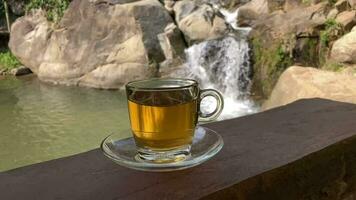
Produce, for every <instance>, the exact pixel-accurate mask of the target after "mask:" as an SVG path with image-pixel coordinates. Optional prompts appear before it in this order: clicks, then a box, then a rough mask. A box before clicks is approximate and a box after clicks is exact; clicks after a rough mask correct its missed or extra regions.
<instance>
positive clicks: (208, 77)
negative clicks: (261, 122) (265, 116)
mask: <svg viewBox="0 0 356 200" xmlns="http://www.w3.org/2000/svg"><path fill="white" fill-rule="evenodd" d="M186 56H187V62H186V64H185V65H184V67H182V68H181V69H180V70H179V71H177V72H176V73H175V76H178V77H186V78H193V79H195V80H197V81H198V82H199V83H200V84H201V87H202V88H213V89H216V90H218V91H220V92H221V93H222V95H223V96H224V101H225V108H224V110H223V112H222V114H221V116H220V118H219V119H228V118H233V117H238V116H242V115H247V114H251V113H254V112H257V111H258V108H257V107H256V106H255V105H254V103H253V101H251V100H250V99H249V91H250V86H251V79H250V75H251V68H250V62H249V46H248V43H247V42H246V41H245V40H243V39H241V40H239V39H236V38H233V37H225V38H222V39H219V40H209V41H205V42H202V43H200V44H196V45H193V46H191V47H190V48H188V49H186ZM215 104H216V102H215V101H214V100H213V99H209V100H207V101H204V104H203V105H202V109H203V110H211V108H214V107H215ZM208 107H209V108H210V109H207V108H208Z"/></svg>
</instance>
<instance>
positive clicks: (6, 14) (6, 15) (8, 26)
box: [2, 0, 11, 33]
mask: <svg viewBox="0 0 356 200" xmlns="http://www.w3.org/2000/svg"><path fill="white" fill-rule="evenodd" d="M2 2H3V4H4V12H5V17H6V25H7V30H8V31H9V33H10V31H11V29H10V18H9V8H8V6H7V2H6V0H2Z"/></svg>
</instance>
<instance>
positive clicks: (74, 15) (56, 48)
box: [9, 0, 185, 88]
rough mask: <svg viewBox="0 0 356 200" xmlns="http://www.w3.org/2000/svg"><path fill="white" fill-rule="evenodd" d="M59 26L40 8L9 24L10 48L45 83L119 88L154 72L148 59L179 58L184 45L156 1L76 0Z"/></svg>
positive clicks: (152, 60)
mask: <svg viewBox="0 0 356 200" xmlns="http://www.w3.org/2000/svg"><path fill="white" fill-rule="evenodd" d="M152 13H154V14H152ZM58 26H59V27H57V28H55V29H54V28H52V27H53V25H52V24H50V23H49V22H47V20H46V19H45V17H44V15H43V13H42V12H40V11H39V12H35V13H33V14H31V15H28V16H25V17H22V18H20V19H18V20H17V21H16V22H15V23H14V24H13V25H12V34H11V38H10V42H9V46H10V48H11V51H12V52H13V53H14V55H15V56H16V57H18V58H19V60H20V61H21V62H22V63H23V64H24V65H25V66H28V67H29V68H30V69H31V70H32V71H33V72H34V73H36V74H37V75H38V77H39V79H41V80H44V81H49V82H55V83H62V84H70V85H82V86H90V87H96V88H119V87H121V86H122V85H123V84H124V83H125V82H127V81H130V80H134V79H141V78H146V77H150V76H152V75H153V74H154V73H156V72H157V66H156V65H154V66H153V67H151V68H149V67H148V66H149V64H150V63H161V62H163V61H167V60H171V59H176V58H179V57H180V56H182V55H183V53H184V48H185V43H184V41H183V38H182V37H181V33H180V31H179V30H178V29H177V27H176V26H175V25H174V23H173V20H172V18H171V16H170V15H169V13H168V12H167V11H166V10H165V9H164V7H163V6H162V4H161V3H160V2H159V1H157V0H142V1H136V0H90V1H88V0H74V1H72V3H71V4H70V7H69V8H68V10H67V12H66V13H65V15H64V17H63V19H62V20H61V22H60V24H59V25H58Z"/></svg>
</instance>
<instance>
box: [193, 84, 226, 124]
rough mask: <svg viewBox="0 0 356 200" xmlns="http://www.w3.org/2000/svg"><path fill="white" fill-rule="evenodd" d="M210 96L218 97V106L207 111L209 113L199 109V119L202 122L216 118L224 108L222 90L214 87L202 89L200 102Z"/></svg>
mask: <svg viewBox="0 0 356 200" xmlns="http://www.w3.org/2000/svg"><path fill="white" fill-rule="evenodd" d="M209 96H210V97H214V98H215V99H216V102H217V105H216V108H215V110H214V111H213V112H211V113H207V114H205V113H202V112H201V111H199V120H198V121H200V122H209V121H213V120H215V119H216V118H218V117H219V115H220V114H221V112H222V110H223V108H224V99H223V96H222V95H221V94H220V92H218V91H216V90H214V89H206V90H201V92H200V100H199V102H201V101H202V100H203V99H204V98H205V97H209ZM199 106H200V103H199ZM199 110H200V109H199Z"/></svg>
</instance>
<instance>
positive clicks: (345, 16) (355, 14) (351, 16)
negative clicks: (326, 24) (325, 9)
mask: <svg viewBox="0 0 356 200" xmlns="http://www.w3.org/2000/svg"><path fill="white" fill-rule="evenodd" d="M335 20H336V22H338V23H340V24H341V25H342V26H343V27H344V29H345V30H346V31H350V30H351V28H352V27H353V26H355V25H356V10H352V11H344V12H342V13H340V14H338V15H337V17H336V19H335Z"/></svg>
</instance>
